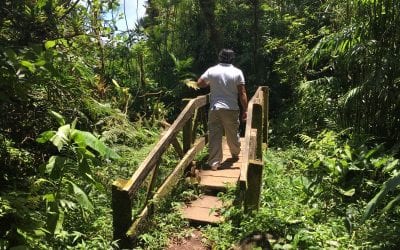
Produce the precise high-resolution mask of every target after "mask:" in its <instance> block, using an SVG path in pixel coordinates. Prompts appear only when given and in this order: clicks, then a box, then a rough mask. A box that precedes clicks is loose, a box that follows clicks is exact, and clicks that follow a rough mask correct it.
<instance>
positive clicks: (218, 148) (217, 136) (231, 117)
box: [208, 109, 240, 166]
mask: <svg viewBox="0 0 400 250" xmlns="http://www.w3.org/2000/svg"><path fill="white" fill-rule="evenodd" d="M208 131H209V132H208V143H209V145H208V153H209V157H208V165H210V166H212V165H213V164H216V163H221V161H222V157H223V152H222V136H223V135H224V131H225V136H226V141H227V143H228V147H229V150H230V152H231V154H232V155H238V154H239V153H240V136H239V110H228V109H219V110H210V111H209V113H208Z"/></svg>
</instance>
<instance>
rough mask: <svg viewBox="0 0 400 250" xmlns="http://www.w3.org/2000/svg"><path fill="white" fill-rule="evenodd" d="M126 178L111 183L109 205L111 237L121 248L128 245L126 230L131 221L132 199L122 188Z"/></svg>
mask: <svg viewBox="0 0 400 250" xmlns="http://www.w3.org/2000/svg"><path fill="white" fill-rule="evenodd" d="M127 182H128V180H124V179H118V180H116V181H114V183H113V184H112V193H111V197H112V198H111V207H112V213H113V230H114V232H113V239H114V240H119V242H118V245H119V246H120V247H121V249H122V248H127V247H129V244H130V242H129V239H128V238H127V236H126V231H127V230H128V228H129V227H130V225H131V223H132V201H131V199H130V196H129V194H128V192H127V191H125V190H123V187H124V185H125V184H126V183H127Z"/></svg>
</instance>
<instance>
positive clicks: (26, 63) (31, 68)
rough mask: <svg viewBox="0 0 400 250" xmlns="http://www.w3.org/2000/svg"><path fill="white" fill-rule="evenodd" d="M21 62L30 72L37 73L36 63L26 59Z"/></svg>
mask: <svg viewBox="0 0 400 250" xmlns="http://www.w3.org/2000/svg"><path fill="white" fill-rule="evenodd" d="M20 63H21V65H22V66H24V67H25V68H27V69H28V70H29V71H30V72H32V73H35V71H36V68H35V64H33V63H31V62H29V61H26V60H23V61H21V62H20Z"/></svg>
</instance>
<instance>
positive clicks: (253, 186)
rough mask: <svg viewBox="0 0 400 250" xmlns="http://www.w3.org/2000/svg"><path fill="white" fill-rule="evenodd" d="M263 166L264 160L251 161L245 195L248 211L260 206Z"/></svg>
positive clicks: (245, 204) (245, 205)
mask: <svg viewBox="0 0 400 250" xmlns="http://www.w3.org/2000/svg"><path fill="white" fill-rule="evenodd" d="M263 167H264V165H263V162H262V161H259V160H250V161H249V168H248V171H247V174H248V175H247V179H248V182H247V190H246V192H245V196H244V208H245V211H246V212H249V211H252V210H255V209H258V208H259V206H260V196H261V186H262V173H263Z"/></svg>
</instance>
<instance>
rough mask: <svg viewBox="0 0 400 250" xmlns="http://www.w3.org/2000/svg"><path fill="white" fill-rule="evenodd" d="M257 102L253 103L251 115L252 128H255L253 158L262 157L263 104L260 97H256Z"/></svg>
mask: <svg viewBox="0 0 400 250" xmlns="http://www.w3.org/2000/svg"><path fill="white" fill-rule="evenodd" d="M256 100H257V101H259V102H258V103H254V104H253V117H252V122H251V123H252V128H255V129H257V135H256V138H254V139H255V140H256V147H255V151H256V155H255V158H254V159H261V158H262V141H263V124H262V123H263V110H262V109H263V106H262V105H261V101H262V100H261V99H256Z"/></svg>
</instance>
